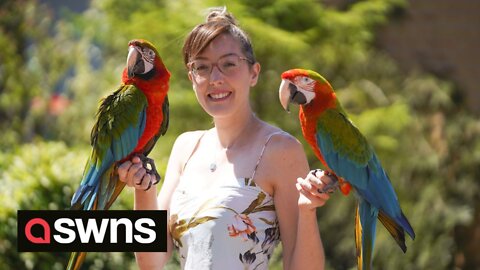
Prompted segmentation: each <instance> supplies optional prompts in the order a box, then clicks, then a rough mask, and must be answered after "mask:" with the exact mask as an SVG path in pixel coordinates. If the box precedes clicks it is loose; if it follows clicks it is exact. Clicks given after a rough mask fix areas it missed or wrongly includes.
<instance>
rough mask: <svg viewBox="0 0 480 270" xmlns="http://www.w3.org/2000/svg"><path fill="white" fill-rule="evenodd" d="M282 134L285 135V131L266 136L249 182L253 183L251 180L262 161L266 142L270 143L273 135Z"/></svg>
mask: <svg viewBox="0 0 480 270" xmlns="http://www.w3.org/2000/svg"><path fill="white" fill-rule="evenodd" d="M282 133H283V134H287V133H286V132H285V131H283V130H282V131H277V132H274V133H271V134H270V135H268V137H267V139H266V140H265V143H264V144H263V148H262V152H260V156H259V157H258V160H257V164H255V168H254V169H253V173H252V177H251V178H250V181H253V179H254V177H255V173H256V172H257V168H258V165H259V164H260V160H262V157H263V153H264V152H265V149H266V148H267V144H268V142H269V141H270V139H271V138H272V137H273V136H274V135H278V134H282Z"/></svg>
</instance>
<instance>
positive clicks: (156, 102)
mask: <svg viewBox="0 0 480 270" xmlns="http://www.w3.org/2000/svg"><path fill="white" fill-rule="evenodd" d="M169 78H170V72H169V71H168V70H167V68H166V67H165V65H164V64H163V62H162V59H161V58H160V55H159V54H158V51H157V49H156V48H155V46H153V44H152V43H150V42H149V41H146V40H141V39H136V40H132V41H130V42H129V43H128V56H127V67H126V68H125V69H124V71H123V74H122V84H121V85H120V87H118V89H117V90H115V91H114V92H113V93H112V94H111V95H109V96H107V97H105V98H104V99H102V100H101V102H100V106H99V108H98V111H97V114H96V116H97V119H96V122H95V124H94V126H93V129H92V132H91V145H92V153H91V155H90V158H89V159H88V161H87V164H86V166H85V170H84V172H83V178H82V181H81V183H80V187H79V188H78V189H77V191H76V192H75V194H74V195H73V198H72V201H71V209H73V210H81V209H83V210H107V209H109V208H110V206H111V205H112V203H113V202H114V201H115V199H116V198H117V196H118V195H119V194H120V192H121V191H122V189H123V188H124V186H125V183H124V182H121V181H119V179H118V173H117V167H118V165H119V164H121V163H123V162H125V161H127V160H130V159H131V158H133V157H134V156H138V157H140V159H141V160H142V162H143V164H144V167H145V168H146V169H147V171H148V172H149V173H153V174H155V176H156V178H157V179H156V183H158V181H160V175H159V174H158V173H157V172H156V168H155V164H154V162H153V160H152V159H149V158H147V157H146V156H147V155H148V154H149V153H150V151H151V150H152V149H153V147H154V146H155V143H156V141H157V139H158V138H159V137H160V136H162V135H164V134H165V132H166V131H167V128H168V117H169V104H168V97H167V92H168V88H169V85H168V82H169ZM156 183H155V184H156ZM151 184H152V183H150V185H149V186H148V188H150V187H151ZM85 256H86V253H85V252H73V253H72V255H71V257H70V260H69V264H68V266H67V269H69V270H70V269H79V268H80V266H81V265H82V263H83V261H84V260H85Z"/></svg>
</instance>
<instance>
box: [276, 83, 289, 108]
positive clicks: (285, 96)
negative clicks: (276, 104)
mask: <svg viewBox="0 0 480 270" xmlns="http://www.w3.org/2000/svg"><path fill="white" fill-rule="evenodd" d="M290 84H291V83H290V81H288V80H282V83H281V84H280V89H279V90H278V97H279V98H280V104H282V107H283V109H284V110H285V111H287V112H290V110H289V109H288V105H289V104H290V89H289V86H290Z"/></svg>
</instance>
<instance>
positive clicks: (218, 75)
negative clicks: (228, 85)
mask: <svg viewBox="0 0 480 270" xmlns="http://www.w3.org/2000/svg"><path fill="white" fill-rule="evenodd" d="M223 76H224V75H223V73H222V72H221V71H220V69H219V68H218V66H217V65H214V66H213V67H212V71H211V72H210V83H211V84H218V83H222V82H223V78H224V77H223Z"/></svg>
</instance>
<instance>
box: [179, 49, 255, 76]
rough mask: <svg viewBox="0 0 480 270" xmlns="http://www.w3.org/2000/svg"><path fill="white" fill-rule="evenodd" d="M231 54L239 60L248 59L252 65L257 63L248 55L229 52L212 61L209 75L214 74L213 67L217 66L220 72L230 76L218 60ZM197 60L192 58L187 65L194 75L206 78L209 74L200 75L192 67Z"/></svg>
mask: <svg viewBox="0 0 480 270" xmlns="http://www.w3.org/2000/svg"><path fill="white" fill-rule="evenodd" d="M230 56H236V57H238V59H239V60H244V61H247V62H248V63H249V64H250V65H253V64H255V62H254V61H253V60H251V59H249V58H247V57H244V56H240V55H238V54H235V53H232V54H227V55H224V56H222V57H220V58H218V59H217V61H215V62H210V64H211V69H210V72H209V73H208V76H209V75H211V74H212V71H213V67H217V69H218V71H220V73H222V74H223V75H225V76H229V75H227V74H225V73H224V72H223V71H222V68H220V66H218V62H219V61H220V60H221V59H222V58H224V57H230ZM197 60H198V59H197ZM197 60H192V61H190V62H188V63H187V67H188V69H189V71H190V72H192V74H193V76H194V77H196V78H202V79H204V78H206V77H207V76H199V75H198V73H197V71H196V70H195V69H194V68H192V64H193V63H194V62H195V61H197Z"/></svg>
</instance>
